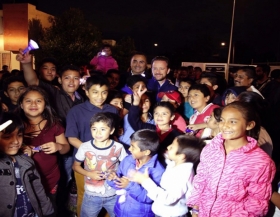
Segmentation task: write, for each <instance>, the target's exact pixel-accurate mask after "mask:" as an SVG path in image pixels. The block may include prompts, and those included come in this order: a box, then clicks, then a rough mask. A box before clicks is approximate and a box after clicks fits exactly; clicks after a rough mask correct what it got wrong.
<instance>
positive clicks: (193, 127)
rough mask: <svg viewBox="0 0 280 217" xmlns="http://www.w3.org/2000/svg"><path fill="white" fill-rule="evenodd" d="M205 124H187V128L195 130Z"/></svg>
mask: <svg viewBox="0 0 280 217" xmlns="http://www.w3.org/2000/svg"><path fill="white" fill-rule="evenodd" d="M206 126H207V125H206V123H201V124H189V125H188V126H187V128H189V129H191V130H193V131H197V130H200V129H203V128H205V127H206Z"/></svg>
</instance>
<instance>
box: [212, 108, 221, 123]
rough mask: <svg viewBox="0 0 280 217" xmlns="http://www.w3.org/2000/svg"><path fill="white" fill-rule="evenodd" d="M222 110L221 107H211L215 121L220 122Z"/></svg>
mask: <svg viewBox="0 0 280 217" xmlns="http://www.w3.org/2000/svg"><path fill="white" fill-rule="evenodd" d="M222 111H223V109H222V108H221V107H218V108H214V109H213V115H214V118H215V119H216V121H217V122H220V120H221V114H222Z"/></svg>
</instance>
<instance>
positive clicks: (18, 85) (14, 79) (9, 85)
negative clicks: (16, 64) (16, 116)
mask: <svg viewBox="0 0 280 217" xmlns="http://www.w3.org/2000/svg"><path fill="white" fill-rule="evenodd" d="M26 87H27V84H26V82H25V80H24V79H23V78H22V77H18V76H10V77H8V78H6V79H5V80H4V81H3V90H4V94H5V96H6V97H7V98H9V100H8V101H7V102H5V104H6V106H7V107H8V110H9V111H10V112H13V111H14V110H15V109H16V108H17V100H18V98H19V97H20V95H21V94H22V93H23V92H24V91H25V88H26Z"/></svg>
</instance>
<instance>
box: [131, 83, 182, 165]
mask: <svg viewBox="0 0 280 217" xmlns="http://www.w3.org/2000/svg"><path fill="white" fill-rule="evenodd" d="M141 89H142V87H141V88H139V90H138V91H137V92H134V93H133V99H134V100H133V104H132V106H131V107H130V109H129V113H128V122H129V124H130V125H131V127H132V128H133V130H135V131H137V130H140V129H153V130H156V132H157V133H158V136H159V141H160V147H159V150H158V153H159V160H160V162H161V163H162V165H164V166H166V163H165V158H164V153H165V152H166V150H167V146H168V145H170V144H171V143H172V141H173V140H174V138H175V137H176V136H179V135H182V134H183V133H182V132H180V131H179V130H177V129H176V128H175V127H173V126H172V125H171V121H172V120H173V119H174V117H175V115H174V114H175V108H174V106H173V105H172V104H171V103H170V102H159V103H157V104H156V105H155V107H154V111H153V112H154V121H155V125H154V124H149V123H144V122H143V121H142V120H141V119H140V116H139V113H140V108H139V104H140V99H141V96H142V95H143V94H144V93H145V92H146V90H147V89H146V88H145V89H144V90H141Z"/></svg>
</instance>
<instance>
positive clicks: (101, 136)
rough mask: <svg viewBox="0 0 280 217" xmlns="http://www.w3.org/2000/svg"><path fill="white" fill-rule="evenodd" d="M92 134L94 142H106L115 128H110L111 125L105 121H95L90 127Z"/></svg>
mask: <svg viewBox="0 0 280 217" xmlns="http://www.w3.org/2000/svg"><path fill="white" fill-rule="evenodd" d="M90 130H91V135H92V137H93V138H94V143H95V144H96V143H98V142H104V141H106V140H107V139H109V137H110V135H112V134H113V132H114V129H112V130H111V129H110V127H109V126H108V125H107V124H106V123H104V122H101V121H100V122H94V123H93V124H92V126H91V128H90Z"/></svg>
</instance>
